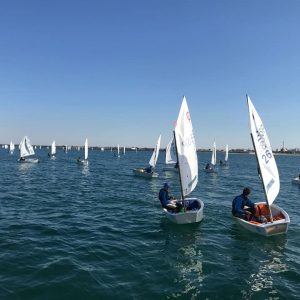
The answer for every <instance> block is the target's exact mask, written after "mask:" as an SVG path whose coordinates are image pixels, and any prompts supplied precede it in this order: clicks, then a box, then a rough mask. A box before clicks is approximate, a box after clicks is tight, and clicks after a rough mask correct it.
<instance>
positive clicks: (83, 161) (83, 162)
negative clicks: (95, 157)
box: [77, 159, 89, 166]
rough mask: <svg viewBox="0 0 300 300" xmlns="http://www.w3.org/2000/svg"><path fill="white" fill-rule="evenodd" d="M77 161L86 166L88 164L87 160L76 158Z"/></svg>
mask: <svg viewBox="0 0 300 300" xmlns="http://www.w3.org/2000/svg"><path fill="white" fill-rule="evenodd" d="M77 163H78V164H79V165H82V166H87V165H88V164H89V161H88V160H85V159H81V160H77Z"/></svg>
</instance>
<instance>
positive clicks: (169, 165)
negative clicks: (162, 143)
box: [163, 137, 178, 172]
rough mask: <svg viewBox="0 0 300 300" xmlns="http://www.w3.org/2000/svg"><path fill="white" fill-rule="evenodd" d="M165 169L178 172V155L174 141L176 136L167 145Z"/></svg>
mask: <svg viewBox="0 0 300 300" xmlns="http://www.w3.org/2000/svg"><path fill="white" fill-rule="evenodd" d="M163 171H175V172H178V163H177V155H176V149H175V143H174V137H173V138H172V139H171V140H170V142H169V143H168V145H167V147H166V160H165V167H164V168H163Z"/></svg>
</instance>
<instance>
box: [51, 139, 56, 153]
mask: <svg viewBox="0 0 300 300" xmlns="http://www.w3.org/2000/svg"><path fill="white" fill-rule="evenodd" d="M55 154H56V146H55V141H53V142H52V145H51V155H55Z"/></svg>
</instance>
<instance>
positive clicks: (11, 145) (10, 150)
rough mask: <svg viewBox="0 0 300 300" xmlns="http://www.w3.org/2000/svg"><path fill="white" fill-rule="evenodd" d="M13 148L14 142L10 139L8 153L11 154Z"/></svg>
mask: <svg viewBox="0 0 300 300" xmlns="http://www.w3.org/2000/svg"><path fill="white" fill-rule="evenodd" d="M14 150H15V145H14V143H13V142H12V141H11V142H10V145H9V153H10V154H13V153H14Z"/></svg>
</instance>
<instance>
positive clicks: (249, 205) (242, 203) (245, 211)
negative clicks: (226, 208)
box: [231, 187, 255, 221]
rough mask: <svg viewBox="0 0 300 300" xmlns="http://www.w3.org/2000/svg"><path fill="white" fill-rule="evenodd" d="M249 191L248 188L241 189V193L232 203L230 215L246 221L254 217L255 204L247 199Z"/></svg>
mask: <svg viewBox="0 0 300 300" xmlns="http://www.w3.org/2000/svg"><path fill="white" fill-rule="evenodd" d="M250 192H251V190H250V188H248V187H245V188H244V189H243V193H242V194H241V195H239V196H237V197H235V198H234V199H233V201H232V211H231V212H232V215H233V216H235V217H238V218H241V219H244V220H246V221H250V220H252V218H253V216H254V215H255V204H254V203H253V202H251V200H250V199H249V198H248V196H249V194H250Z"/></svg>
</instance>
